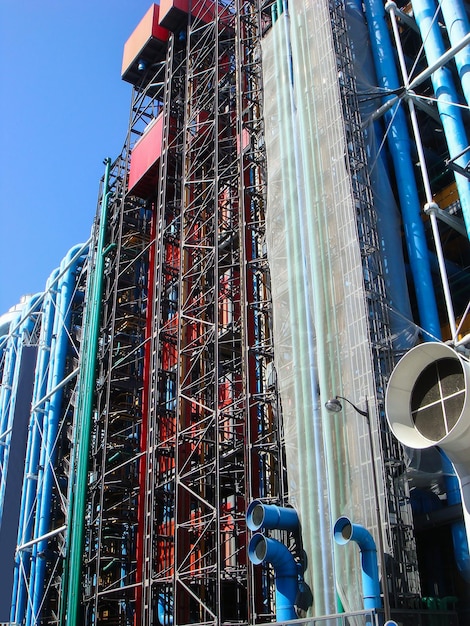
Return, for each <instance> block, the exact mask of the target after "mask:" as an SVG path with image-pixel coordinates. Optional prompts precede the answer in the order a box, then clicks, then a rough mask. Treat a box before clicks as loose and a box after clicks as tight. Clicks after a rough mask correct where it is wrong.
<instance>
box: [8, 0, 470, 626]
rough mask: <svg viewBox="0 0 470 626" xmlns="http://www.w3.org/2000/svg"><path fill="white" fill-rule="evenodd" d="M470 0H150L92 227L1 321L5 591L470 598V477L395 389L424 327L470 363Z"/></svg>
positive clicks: (237, 610) (32, 606) (62, 603)
mask: <svg viewBox="0 0 470 626" xmlns="http://www.w3.org/2000/svg"><path fill="white" fill-rule="evenodd" d="M467 8H468V7H467V5H466V3H465V2H463V0H442V2H441V3H440V7H438V6H437V4H436V3H435V1H434V0H414V1H413V2H411V3H406V4H405V3H397V4H395V3H391V2H390V3H387V4H386V5H385V6H384V4H383V3H382V2H381V1H380V0H365V1H364V2H363V3H361V2H358V1H357V0H289V1H288V2H286V1H285V0H283V1H275V2H272V1H262V0H220V1H219V2H214V1H213V0H186V1H184V0H161V2H160V4H159V5H156V4H153V5H151V6H150V8H149V10H148V12H147V13H146V14H145V16H144V17H143V19H142V21H141V22H140V24H139V25H138V26H137V28H136V29H135V31H134V32H133V33H132V34H131V36H130V38H129V39H128V41H127V42H126V44H125V46H124V55H123V65H122V77H123V79H124V80H125V81H127V82H128V83H130V85H132V103H131V113H130V122H129V127H128V131H127V136H126V141H125V144H124V147H123V150H122V153H121V155H119V157H118V158H117V159H115V160H114V161H112V160H110V159H108V160H106V161H105V173H104V176H103V180H102V181H101V191H100V200H99V206H98V211H97V214H96V219H95V223H94V225H93V229H92V236H91V239H90V241H89V242H87V243H86V244H83V245H80V246H77V247H76V248H74V249H73V250H71V251H70V252H69V253H68V255H67V256H66V257H65V259H64V260H63V262H62V264H61V266H60V267H59V268H58V269H57V270H55V271H54V272H53V273H52V274H51V277H50V278H49V281H48V284H47V285H46V289H45V291H44V293H43V294H39V295H37V296H34V297H32V298H30V299H29V300H27V302H26V303H25V304H24V306H23V307H22V308H21V309H20V311H19V312H18V313H17V314H16V317H15V318H14V319H13V320H10V319H8V330H7V329H6V328H7V327H6V326H5V335H4V337H3V338H2V339H1V341H0V350H2V351H3V352H2V360H1V366H2V372H3V373H2V376H3V378H2V388H1V396H0V400H1V402H0V410H1V414H0V420H1V421H0V424H1V426H0V432H1V435H0V436H1V438H2V441H1V443H2V446H1V447H0V455H1V456H0V466H1V468H2V474H1V483H0V507H1V508H0V515H1V517H0V522H1V526H0V541H1V542H2V543H1V545H2V547H3V549H4V550H3V552H4V554H5V555H8V562H7V567H6V570H7V571H8V581H7V584H6V585H5V588H4V596H5V598H4V599H2V602H1V604H0V611H2V613H0V620H3V621H5V622H9V623H11V624H26V625H27V626H32V625H33V624H60V625H61V626H65V624H67V625H73V626H75V625H78V624H87V625H88V624H90V625H91V624H109V625H116V626H117V625H119V626H131V625H136V626H139V625H140V624H142V625H144V624H145V625H149V626H150V625H152V626H154V625H157V624H160V625H161V626H172V625H173V624H174V625H175V626H176V625H178V626H180V625H181V626H182V625H184V624H217V625H218V624H229V623H230V624H240V625H242V624H246V625H248V624H255V623H267V622H285V621H289V620H292V619H301V618H305V619H306V620H308V621H309V623H313V624H317V623H318V624H321V623H322V622H325V620H327V622H326V623H329V624H330V623H335V624H343V623H344V619H345V618H346V617H345V616H349V617H348V619H349V620H352V621H350V622H349V623H355V624H356V623H357V624H371V623H383V622H384V621H385V620H387V619H390V618H393V619H394V620H396V621H397V622H398V623H400V624H416V623H419V624H431V623H432V624H442V625H449V626H453V625H454V624H455V625H457V624H462V625H463V624H465V623H466V620H467V619H468V616H469V612H470V603H469V599H468V598H469V597H470V556H469V550H468V537H467V535H468V529H467V530H466V526H465V514H466V509H467V513H468V508H467V505H466V501H465V497H464V498H463V503H462V497H461V496H462V494H463V495H465V492H464V488H463V486H462V485H463V482H462V478H461V476H460V477H459V476H457V477H456V475H455V472H454V467H453V466H452V463H451V461H450V460H449V457H448V456H447V455H446V454H445V453H443V452H442V450H441V451H440V450H439V449H437V448H436V447H435V446H432V447H429V448H423V446H421V448H420V449H413V448H412V447H409V446H408V445H406V444H405V446H403V445H402V444H403V442H400V441H398V439H397V438H396V437H395V435H394V434H393V433H392V429H391V428H390V426H389V424H388V422H387V419H386V417H387V416H386V411H385V408H386V391H387V385H388V381H389V379H390V376H391V374H392V372H393V371H394V368H395V366H396V364H397V363H398V362H399V361H400V359H401V358H402V357H403V356H404V355H406V354H408V353H409V351H410V350H411V349H412V348H415V347H416V346H420V345H425V344H428V343H431V344H436V343H437V344H441V345H442V344H445V345H446V346H447V347H448V348H449V349H451V350H452V354H455V355H459V356H458V358H459V359H460V360H461V361H462V363H463V364H464V365H462V367H466V366H465V363H466V362H467V348H466V346H467V340H468V337H467V336H466V335H467V332H468V330H469V328H470V325H469V320H468V319H467V313H468V303H469V293H470V291H469V289H468V287H467V280H466V276H467V271H468V270H467V268H468V265H469V245H468V229H469V227H470V217H469V214H468V210H469V209H468V208H467V207H468V203H469V202H470V194H469V192H470V182H469V172H468V169H467V163H468V156H467V155H468V150H469V144H468V140H467V132H468V130H469V118H468V102H469V101H468V97H469V95H470V92H469V90H468V67H470V64H469V59H468V58H467V57H468V56H469V55H470V48H469V46H468V41H470V40H469V31H470V28H469V23H468V16H467ZM460 360H459V363H460ZM20 398H21V402H20ZM389 402H390V403H391V405H392V406H393V405H394V400H393V398H391V399H390V400H389ZM332 408H333V409H335V410H336V411H337V412H335V413H332V412H331V409H332ZM329 409H330V410H329ZM459 417H460V414H459ZM464 418H465V416H464ZM464 445H466V443H465V444H464ZM418 447H419V446H418ZM418 447H417V448H418ZM465 449H466V448H465ZM23 460H24V462H23ZM23 466H24V474H23V476H22V478H21V473H22V472H23ZM18 468H21V472H18ZM18 476H20V478H18ZM459 478H460V483H459ZM16 531H17V532H16ZM356 544H358V545H356ZM366 555H367V558H366ZM369 557H370V558H371V561H370V562H369V561H368V559H369ZM374 559H375V560H374ZM377 561H378V564H377ZM369 568H370V569H369ZM371 581H372V582H371ZM316 620H317V621H316ZM374 620H377V621H375V622H374ZM433 620H434V621H433Z"/></svg>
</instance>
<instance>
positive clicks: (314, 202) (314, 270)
mask: <svg viewBox="0 0 470 626" xmlns="http://www.w3.org/2000/svg"><path fill="white" fill-rule="evenodd" d="M295 9H296V5H295V3H293V4H292V5H291V19H292V20H294V22H295V27H294V28H293V29H292V43H293V52H294V53H295V54H296V56H297V63H295V64H294V72H296V76H295V78H296V84H297V85H298V86H299V88H298V90H297V94H298V98H299V106H298V112H299V133H298V135H299V137H300V142H301V146H302V155H303V167H304V176H303V180H304V181H305V193H306V200H307V204H306V206H307V207H308V209H307V211H306V214H305V215H304V218H305V224H306V230H307V239H308V242H309V248H310V254H309V255H308V258H309V260H310V268H311V276H312V279H311V284H312V294H313V298H312V303H311V310H312V312H313V316H314V327H315V336H316V360H317V368H318V383H319V389H320V396H321V397H328V396H329V395H331V389H339V388H340V387H341V384H340V376H339V370H340V364H339V362H338V358H339V357H338V355H340V350H339V348H338V345H337V338H338V336H339V332H338V329H337V320H336V315H335V309H334V305H333V302H334V299H333V296H332V294H331V290H332V286H333V278H332V277H333V276H334V271H333V267H331V251H330V249H329V246H328V244H327V239H328V211H327V210H326V207H325V206H324V202H323V201H322V194H323V190H324V180H323V177H324V175H323V170H322V165H321V164H322V155H321V146H319V145H318V133H317V129H316V120H317V110H316V109H317V103H316V98H315V97H316V96H317V94H318V91H316V90H309V89H308V88H307V85H306V84H305V81H306V80H307V81H308V79H309V78H310V77H311V74H309V75H308V77H307V78H305V76H304V74H303V72H301V71H297V70H298V69H299V68H311V66H312V62H311V60H310V56H309V54H310V49H311V48H310V46H309V45H308V44H309V37H311V33H310V32H309V31H308V30H307V29H305V28H302V25H303V24H306V23H307V19H306V16H305V15H302V14H301V11H303V12H305V11H306V9H305V5H304V4H303V3H301V4H300V6H299V7H297V10H295ZM299 60H300V62H299ZM310 71H311V72H312V70H310ZM312 73H313V72H312ZM343 430H344V429H343ZM322 434H323V445H324V451H325V463H326V465H327V468H328V469H327V481H328V490H327V493H328V497H329V506H330V515H331V516H332V519H336V518H337V517H338V516H339V512H340V511H342V510H343V508H344V506H345V502H346V500H347V497H346V493H347V489H348V486H349V485H350V477H349V460H348V454H347V448H346V447H345V446H344V438H343V437H342V434H341V432H338V422H336V421H333V420H331V417H330V416H326V418H324V419H323V420H322ZM330 548H331V551H332V553H333V555H334V556H333V560H332V567H333V569H336V563H335V558H334V557H336V558H337V556H338V555H337V551H335V550H333V547H332V546H330ZM348 556H349V554H348V553H346V552H345V551H343V553H342V554H341V557H342V559H343V561H344V560H347V558H348ZM344 569H345V570H346V571H348V572H350V571H354V568H353V567H352V565H351V566H350V567H349V564H348V565H346V567H345V568H344Z"/></svg>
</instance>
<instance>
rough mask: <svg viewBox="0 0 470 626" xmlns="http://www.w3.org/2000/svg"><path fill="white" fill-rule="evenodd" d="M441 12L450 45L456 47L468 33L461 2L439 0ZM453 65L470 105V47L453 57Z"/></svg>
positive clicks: (465, 15)
mask: <svg viewBox="0 0 470 626" xmlns="http://www.w3.org/2000/svg"><path fill="white" fill-rule="evenodd" d="M441 11H442V15H443V17H444V23H445V25H446V28H447V34H448V35H449V40H450V44H451V46H452V47H454V46H456V45H457V44H458V43H460V42H461V41H462V39H463V38H464V37H465V35H467V34H468V33H469V32H470V21H469V19H468V16H467V12H466V10H465V7H464V5H463V2H462V0H441ZM455 63H456V65H457V71H458V73H459V77H460V82H461V84H462V90H463V93H464V96H465V99H466V101H467V103H468V104H470V46H465V48H463V49H462V50H460V52H457V54H456V55H455Z"/></svg>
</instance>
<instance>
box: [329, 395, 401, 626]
mask: <svg viewBox="0 0 470 626" xmlns="http://www.w3.org/2000/svg"><path fill="white" fill-rule="evenodd" d="M340 400H344V401H345V402H347V403H348V404H350V405H351V406H352V408H353V409H354V410H355V411H356V413H359V415H362V416H363V417H365V418H366V422H367V432H368V435H369V447H370V455H371V464H372V477H373V482H374V498H375V515H376V523H377V532H378V538H379V562H380V569H381V570H382V592H383V597H384V617H385V622H386V623H387V622H388V621H389V620H390V601H389V598H388V589H387V586H388V585H387V570H386V567H385V551H384V541H383V535H382V516H381V514H380V500H379V485H378V481H377V470H376V467H375V454H374V442H373V439H372V428H371V424H370V413H369V401H368V399H367V397H366V408H365V411H364V410H362V409H359V408H358V407H357V406H356V405H355V404H353V403H352V402H351V400H348V399H347V398H344V397H343V396H335V397H334V398H331V399H330V400H328V402H325V408H326V410H327V411H329V412H330V413H339V412H340V411H341V410H342V409H343V405H342V404H341V402H340Z"/></svg>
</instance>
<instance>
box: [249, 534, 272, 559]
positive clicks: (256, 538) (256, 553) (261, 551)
mask: <svg viewBox="0 0 470 626" xmlns="http://www.w3.org/2000/svg"><path fill="white" fill-rule="evenodd" d="M267 550H268V546H267V542H266V538H265V536H264V535H262V534H261V533H256V535H253V537H252V538H251V540H250V543H249V545H248V556H249V558H250V561H251V562H252V563H254V564H255V565H259V564H260V563H262V562H263V561H264V559H265V558H266V553H267Z"/></svg>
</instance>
